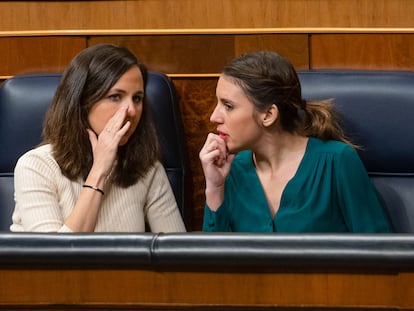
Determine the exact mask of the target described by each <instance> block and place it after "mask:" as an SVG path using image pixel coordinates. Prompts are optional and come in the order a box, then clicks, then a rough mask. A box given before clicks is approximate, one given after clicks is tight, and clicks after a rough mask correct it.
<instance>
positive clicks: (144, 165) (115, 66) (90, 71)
mask: <svg viewBox="0 0 414 311" xmlns="http://www.w3.org/2000/svg"><path fill="white" fill-rule="evenodd" d="M132 66H137V67H138V68H139V69H140V70H141V73H142V76H143V80H144V86H146V84H147V76H148V74H147V69H146V67H145V66H144V65H143V64H142V63H141V62H140V61H139V60H138V59H137V58H136V56H135V55H134V54H132V53H131V52H130V51H129V50H128V49H126V48H124V47H121V46H116V45H112V44H98V45H94V46H91V47H89V48H86V49H85V50H83V51H81V52H80V53H79V54H78V55H76V56H75V58H74V59H73V60H72V61H71V62H70V64H69V65H68V67H67V68H66V70H65V72H64V73H63V76H62V80H61V82H60V84H59V86H58V88H57V91H56V94H55V96H54V98H53V101H52V104H51V106H50V107H49V110H48V111H47V114H46V117H45V122H44V127H43V143H49V144H51V145H52V149H53V156H54V158H55V159H56V161H57V163H58V164H59V166H60V168H61V170H62V173H63V175H65V176H66V177H67V178H69V179H71V180H76V179H78V178H80V177H81V178H83V179H86V177H87V175H88V174H89V171H90V169H91V167H92V163H93V154H92V147H91V143H90V141H89V137H88V133H87V131H86V129H87V128H90V125H89V122H88V114H89V111H90V109H91V107H92V106H93V104H94V103H96V102H97V101H99V100H100V99H102V98H103V97H104V96H105V95H106V94H107V93H108V91H109V90H110V89H111V87H112V86H113V85H114V84H115V83H116V82H117V81H118V80H119V79H120V77H121V76H122V75H123V74H124V73H125V72H126V71H128V70H129V69H130V68H131V67H132ZM148 113H149V111H148V109H147V107H146V104H145V98H144V107H143V112H142V116H141V120H140V122H139V124H138V127H137V129H136V130H135V132H134V133H133V135H132V136H131V137H130V139H129V140H128V142H127V143H126V144H125V145H123V146H120V147H118V157H117V163H116V166H115V169H114V171H113V173H112V176H113V182H114V183H115V184H118V185H120V186H122V187H127V186H130V185H132V184H134V183H135V182H136V181H137V180H138V179H139V178H140V177H142V176H144V175H145V173H146V172H147V171H148V169H149V168H150V167H151V166H152V165H153V164H154V162H155V161H156V160H158V159H159V144H158V141H157V136H156V132H155V128H154V125H153V123H152V120H151V119H150V116H149V114H148Z"/></svg>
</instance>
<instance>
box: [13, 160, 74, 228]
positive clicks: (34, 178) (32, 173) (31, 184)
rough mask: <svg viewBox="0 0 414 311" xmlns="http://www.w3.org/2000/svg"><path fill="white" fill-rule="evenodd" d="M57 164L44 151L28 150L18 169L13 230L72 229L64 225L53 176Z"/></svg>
mask: <svg viewBox="0 0 414 311" xmlns="http://www.w3.org/2000/svg"><path fill="white" fill-rule="evenodd" d="M56 173H58V174H60V169H59V167H58V165H57V163H54V162H53V161H51V159H49V158H48V157H43V156H41V155H40V154H35V153H30V152H29V153H27V154H25V155H23V156H22V157H21V158H20V159H19V161H18V162H17V164H16V167H15V170H14V188H15V202H16V206H15V212H14V214H13V225H12V226H11V230H12V231H33V232H71V230H70V229H69V228H68V227H66V226H64V219H63V215H62V213H61V211H60V208H59V202H58V195H57V193H58V191H57V186H56V182H55V181H54V179H53V176H56Z"/></svg>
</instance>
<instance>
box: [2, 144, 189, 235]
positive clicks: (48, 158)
mask: <svg viewBox="0 0 414 311" xmlns="http://www.w3.org/2000/svg"><path fill="white" fill-rule="evenodd" d="M14 174H15V175H14V188H15V194H14V195H15V202H16V205H15V210H14V213H13V224H12V225H11V227H10V229H11V231H37V232H71V230H70V228H68V227H67V226H65V225H64V221H65V219H66V218H67V217H68V215H69V214H70V213H71V211H72V209H73V207H74V205H75V203H76V200H77V198H78V196H79V193H80V191H81V189H82V185H83V181H82V180H81V179H79V180H78V181H71V180H69V179H68V178H66V177H65V176H63V175H62V173H61V171H60V168H59V166H58V164H57V162H56V161H55V159H54V158H53V156H52V150H51V146H50V145H44V146H41V147H38V148H36V149H33V150H31V151H29V152H27V153H26V154H24V155H23V156H22V157H21V158H20V159H19V161H18V162H17V164H16V167H15V171H14ZM104 190H105V195H104V199H103V201H102V205H101V209H100V212H99V216H98V220H97V224H96V227H95V232H144V231H145V221H147V222H148V224H149V226H150V228H151V231H152V232H184V231H185V227H184V223H183V221H182V218H181V216H180V212H179V210H178V207H177V203H176V201H175V198H174V194H173V193H172V190H171V187H170V184H169V182H168V178H167V176H166V173H165V170H164V168H163V166H162V165H161V163H159V162H157V163H156V164H155V166H154V167H153V168H151V169H150V170H149V172H148V173H147V174H146V176H145V177H144V178H142V179H140V180H139V181H138V182H137V183H136V184H135V185H132V186H130V187H128V188H120V187H118V186H115V185H109V186H107V187H106V188H105V189H104Z"/></svg>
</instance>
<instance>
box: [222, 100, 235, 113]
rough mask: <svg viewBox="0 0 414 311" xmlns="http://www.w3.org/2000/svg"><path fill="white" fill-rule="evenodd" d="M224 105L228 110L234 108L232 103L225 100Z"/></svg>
mask: <svg viewBox="0 0 414 311" xmlns="http://www.w3.org/2000/svg"><path fill="white" fill-rule="evenodd" d="M223 106H224V108H225V109H226V110H228V111H231V110H233V108H234V107H233V105H232V104H230V103H229V102H226V101H224V102H223Z"/></svg>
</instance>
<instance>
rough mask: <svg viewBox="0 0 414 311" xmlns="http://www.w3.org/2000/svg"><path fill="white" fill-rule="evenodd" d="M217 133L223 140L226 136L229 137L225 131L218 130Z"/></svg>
mask: <svg viewBox="0 0 414 311" xmlns="http://www.w3.org/2000/svg"><path fill="white" fill-rule="evenodd" d="M218 135H219V136H220V138H221V139H223V140H226V139H227V138H228V137H229V135H227V134H225V133H223V132H220V131H218Z"/></svg>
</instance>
